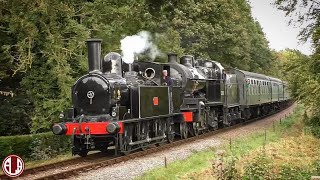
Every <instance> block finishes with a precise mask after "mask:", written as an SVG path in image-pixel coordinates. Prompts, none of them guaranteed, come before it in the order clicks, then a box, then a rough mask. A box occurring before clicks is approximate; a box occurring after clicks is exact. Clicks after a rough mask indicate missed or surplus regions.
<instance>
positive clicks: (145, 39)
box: [120, 31, 160, 64]
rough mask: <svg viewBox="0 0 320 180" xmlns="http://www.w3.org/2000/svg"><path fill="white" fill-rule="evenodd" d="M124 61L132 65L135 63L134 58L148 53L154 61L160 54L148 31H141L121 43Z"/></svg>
mask: <svg viewBox="0 0 320 180" xmlns="http://www.w3.org/2000/svg"><path fill="white" fill-rule="evenodd" d="M120 43H121V51H122V60H123V61H124V62H125V63H127V64H131V63H133V61H134V56H135V55H138V54H141V53H144V52H147V54H148V55H149V56H150V58H151V59H152V60H154V59H155V58H156V57H157V56H158V55H159V54H160V51H159V50H158V48H157V46H156V45H154V44H153V43H152V41H151V34H150V33H149V32H147V31H141V32H139V33H138V34H136V35H132V36H127V37H125V38H123V39H122V40H121V41H120Z"/></svg>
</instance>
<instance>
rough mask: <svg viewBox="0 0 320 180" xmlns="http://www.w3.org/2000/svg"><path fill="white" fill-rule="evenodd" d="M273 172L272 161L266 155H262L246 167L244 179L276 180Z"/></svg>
mask: <svg viewBox="0 0 320 180" xmlns="http://www.w3.org/2000/svg"><path fill="white" fill-rule="evenodd" d="M271 170H272V161H271V159H269V158H268V157H266V156H265V154H260V155H258V156H257V157H255V158H254V159H253V160H252V161H251V162H250V163H249V164H247V165H245V167H244V171H245V172H244V176H243V178H242V179H274V177H273V173H272V172H271Z"/></svg>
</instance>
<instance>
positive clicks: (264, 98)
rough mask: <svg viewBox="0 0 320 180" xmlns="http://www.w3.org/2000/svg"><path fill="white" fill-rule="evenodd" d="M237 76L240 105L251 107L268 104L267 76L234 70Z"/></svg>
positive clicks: (268, 82) (268, 84) (269, 90)
mask: <svg viewBox="0 0 320 180" xmlns="http://www.w3.org/2000/svg"><path fill="white" fill-rule="evenodd" d="M234 71H235V73H236V74H237V80H238V87H239V91H240V94H242V96H240V104H241V105H244V106H251V105H256V104H263V103H268V102H270V100H271V95H270V92H271V89H270V88H269V86H270V79H269V77H268V76H265V75H262V74H257V73H252V72H248V71H242V70H239V69H234Z"/></svg>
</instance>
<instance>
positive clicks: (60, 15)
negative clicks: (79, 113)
mask: <svg viewBox="0 0 320 180" xmlns="http://www.w3.org/2000/svg"><path fill="white" fill-rule="evenodd" d="M141 30H147V31H150V32H152V34H153V41H154V42H155V43H156V44H157V46H158V47H159V49H160V50H161V52H162V53H163V56H165V53H167V52H177V53H179V54H180V55H181V54H184V53H185V54H193V55H195V56H197V57H204V58H210V59H213V60H216V61H219V62H222V63H223V64H225V65H227V66H233V67H238V68H241V69H244V70H250V71H255V72H261V73H265V74H270V73H273V71H268V70H270V68H272V67H273V66H272V63H273V62H274V61H275V60H276V59H275V58H274V55H273V53H272V52H271V51H270V49H269V48H268V42H267V40H266V39H265V36H264V33H263V32H262V28H261V27H260V25H259V23H258V22H256V21H255V20H254V19H253V18H252V15H251V10H250V6H249V4H248V2H247V1H246V0H182V1H177V0H169V1H163V0H138V1H136V0H121V1H119V0H107V1H105V0H94V1H85V0H82V1H81V0H80V1H79V0H77V1H76V0H69V1H62V0H50V1H49V0H41V1H40V0H32V1H31V0H23V1H21V0H2V1H0V39H1V41H0V80H1V81H0V91H5V92H10V91H12V92H13V94H14V96H13V97H11V96H4V95H0V101H1V105H0V135H10V134H26V133H29V132H44V131H47V130H49V128H50V125H51V124H52V123H53V122H56V121H57V120H58V118H57V117H58V114H59V112H60V111H62V110H64V109H65V108H66V107H68V106H70V87H71V86H72V84H73V82H74V81H75V79H76V78H78V77H80V76H81V75H82V74H84V73H85V72H86V69H87V60H86V53H87V52H86V47H85V40H86V39H87V38H90V37H92V38H102V39H103V53H104V54H105V53H107V52H109V51H118V52H119V47H120V39H122V38H123V37H125V36H127V35H132V34H136V33H138V32H139V31H141ZM164 59H165V58H162V59H161V58H159V59H158V61H164ZM3 102H4V103H3Z"/></svg>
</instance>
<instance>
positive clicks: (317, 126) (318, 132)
mask: <svg viewBox="0 0 320 180" xmlns="http://www.w3.org/2000/svg"><path fill="white" fill-rule="evenodd" d="M305 123H306V125H307V127H308V129H309V130H310V131H311V133H312V134H313V135H314V136H315V137H317V138H320V112H315V113H314V114H313V116H312V117H311V118H306V119H305Z"/></svg>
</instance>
